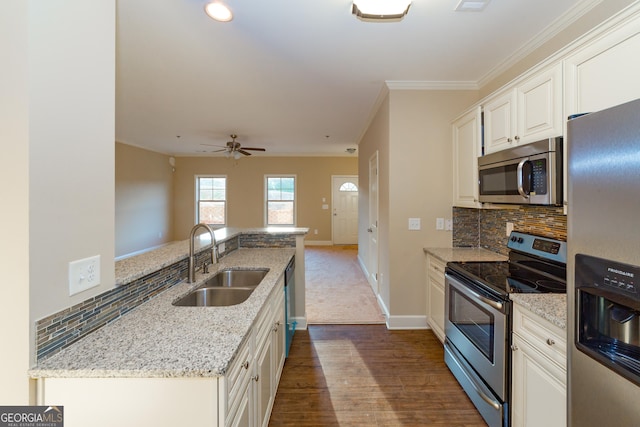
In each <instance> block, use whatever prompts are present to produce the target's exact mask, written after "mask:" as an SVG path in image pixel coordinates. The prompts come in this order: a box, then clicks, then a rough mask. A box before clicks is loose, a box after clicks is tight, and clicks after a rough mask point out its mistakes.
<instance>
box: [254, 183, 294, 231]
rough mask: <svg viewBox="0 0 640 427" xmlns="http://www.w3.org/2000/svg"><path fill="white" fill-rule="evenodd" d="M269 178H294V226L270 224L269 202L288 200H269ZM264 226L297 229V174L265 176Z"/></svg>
mask: <svg viewBox="0 0 640 427" xmlns="http://www.w3.org/2000/svg"><path fill="white" fill-rule="evenodd" d="M269 178H293V200H292V202H293V224H269V202H272V201H284V202H288V200H270V199H269V185H268V182H269ZM262 206H263V208H264V226H265V227H296V226H297V223H298V176H297V175H296V174H265V175H264V202H263V205H262Z"/></svg>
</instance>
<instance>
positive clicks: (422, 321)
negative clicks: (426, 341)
mask: <svg viewBox="0 0 640 427" xmlns="http://www.w3.org/2000/svg"><path fill="white" fill-rule="evenodd" d="M428 328H429V326H428V325H427V316H422V315H421V316H387V329H428Z"/></svg>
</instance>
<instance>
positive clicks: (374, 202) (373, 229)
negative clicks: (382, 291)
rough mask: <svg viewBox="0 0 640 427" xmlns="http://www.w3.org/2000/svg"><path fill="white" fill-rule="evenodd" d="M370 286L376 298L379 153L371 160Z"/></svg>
mask: <svg viewBox="0 0 640 427" xmlns="http://www.w3.org/2000/svg"><path fill="white" fill-rule="evenodd" d="M367 231H368V234H369V260H368V261H369V262H368V264H369V265H368V266H367V270H368V272H369V277H368V279H369V284H370V285H371V288H373V292H374V293H375V294H376V296H377V295H378V294H379V290H378V152H377V151H376V152H375V153H374V154H373V156H371V158H370V159H369V227H368V228H367Z"/></svg>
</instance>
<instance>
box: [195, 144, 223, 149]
mask: <svg viewBox="0 0 640 427" xmlns="http://www.w3.org/2000/svg"><path fill="white" fill-rule="evenodd" d="M200 145H206V146H207V147H219V148H225V146H224V145H215V144H200Z"/></svg>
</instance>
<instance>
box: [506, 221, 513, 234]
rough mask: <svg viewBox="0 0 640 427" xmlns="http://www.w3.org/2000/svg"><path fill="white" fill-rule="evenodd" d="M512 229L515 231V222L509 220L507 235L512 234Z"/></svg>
mask: <svg viewBox="0 0 640 427" xmlns="http://www.w3.org/2000/svg"><path fill="white" fill-rule="evenodd" d="M512 231H513V223H512V222H508V223H507V236H509V235H511V232H512Z"/></svg>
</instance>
